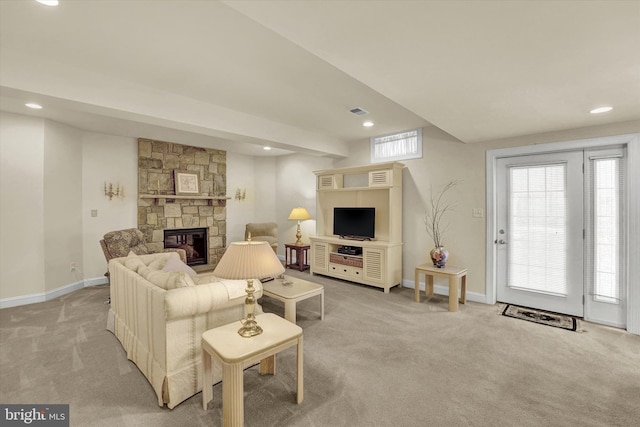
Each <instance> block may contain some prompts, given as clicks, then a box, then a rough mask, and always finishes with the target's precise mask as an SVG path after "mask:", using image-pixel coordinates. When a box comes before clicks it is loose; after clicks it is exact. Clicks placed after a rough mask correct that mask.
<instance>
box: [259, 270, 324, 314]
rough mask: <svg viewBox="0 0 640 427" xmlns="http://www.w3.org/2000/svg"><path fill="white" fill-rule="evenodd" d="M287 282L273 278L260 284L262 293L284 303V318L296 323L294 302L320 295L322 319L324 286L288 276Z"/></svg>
mask: <svg viewBox="0 0 640 427" xmlns="http://www.w3.org/2000/svg"><path fill="white" fill-rule="evenodd" d="M287 280H288V281H289V282H290V283H289V284H286V285H285V284H284V283H283V280H282V279H274V280H272V281H270V282H266V283H263V284H262V295H266V296H268V297H270V298H274V299H277V300H278V301H282V302H283V303H284V318H285V319H287V320H288V321H289V322H293V323H296V303H297V302H298V301H302V300H305V299H307V298H311V297H314V296H316V295H320V320H324V287H323V286H322V285H318V284H317V283H313V282H309V281H307V280H303V279H298V278H297V277H288V278H287Z"/></svg>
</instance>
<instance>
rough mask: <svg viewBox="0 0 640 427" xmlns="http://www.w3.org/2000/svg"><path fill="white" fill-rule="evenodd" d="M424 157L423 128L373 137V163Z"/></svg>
mask: <svg viewBox="0 0 640 427" xmlns="http://www.w3.org/2000/svg"><path fill="white" fill-rule="evenodd" d="M420 158H422V129H421V128H419V129H413V130H408V131H404V132H400V133H394V134H391V135H382V136H374V137H372V138H371V163H381V162H388V161H392V160H408V159H420Z"/></svg>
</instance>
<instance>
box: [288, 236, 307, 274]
mask: <svg viewBox="0 0 640 427" xmlns="http://www.w3.org/2000/svg"><path fill="white" fill-rule="evenodd" d="M309 249H311V245H296V244H295V243H285V245H284V250H285V262H284V265H285V267H287V268H295V269H297V270H300V271H304V270H306V269H307V268H309V267H310V265H309ZM293 252H295V255H296V260H295V261H296V262H295V263H294V262H293V259H292V258H291V256H292V253H293Z"/></svg>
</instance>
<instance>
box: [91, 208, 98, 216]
mask: <svg viewBox="0 0 640 427" xmlns="http://www.w3.org/2000/svg"><path fill="white" fill-rule="evenodd" d="M91 216H92V217H94V218H95V217H97V216H98V209H91Z"/></svg>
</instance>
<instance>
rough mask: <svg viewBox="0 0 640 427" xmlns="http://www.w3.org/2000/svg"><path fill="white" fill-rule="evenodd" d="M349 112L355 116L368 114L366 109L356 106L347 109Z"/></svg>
mask: <svg viewBox="0 0 640 427" xmlns="http://www.w3.org/2000/svg"><path fill="white" fill-rule="evenodd" d="M349 112H350V113H353V114H355V115H356V116H364V115H365V114H369V112H368V111H367V110H363V109H362V108H359V107H356V108H352V109H351V110H349Z"/></svg>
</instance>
